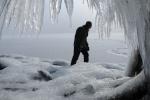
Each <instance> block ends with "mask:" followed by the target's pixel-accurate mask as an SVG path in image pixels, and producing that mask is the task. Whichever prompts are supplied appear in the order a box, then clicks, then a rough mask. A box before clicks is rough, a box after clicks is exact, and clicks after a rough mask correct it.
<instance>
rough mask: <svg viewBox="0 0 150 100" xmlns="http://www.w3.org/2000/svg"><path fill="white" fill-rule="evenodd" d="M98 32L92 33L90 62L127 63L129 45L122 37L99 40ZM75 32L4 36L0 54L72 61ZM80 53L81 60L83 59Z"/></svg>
mask: <svg viewBox="0 0 150 100" xmlns="http://www.w3.org/2000/svg"><path fill="white" fill-rule="evenodd" d="M97 37H98V34H96V35H90V36H89V38H88V42H89V45H90V52H89V54H90V62H92V63H95V62H96V63H106V62H107V63H126V62H127V47H126V45H125V42H124V41H123V40H121V38H119V37H118V38H117V37H116V38H117V39H115V38H110V39H109V40H99V39H98V38H97ZM73 41H74V35H73V34H63V33H62V34H55V35H54V34H51V35H39V36H37V37H36V36H34V37H33V36H28V37H27V36H26V37H24V36H21V37H11V38H10V37H3V38H2V40H1V42H0V45H1V48H0V54H19V55H25V56H33V57H41V58H50V59H52V60H61V59H63V60H67V61H70V60H71V58H72V55H73ZM82 60H83V59H82V55H80V59H79V61H82Z"/></svg>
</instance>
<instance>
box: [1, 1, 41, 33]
mask: <svg viewBox="0 0 150 100" xmlns="http://www.w3.org/2000/svg"><path fill="white" fill-rule="evenodd" d="M43 15H44V0H1V1H0V25H1V28H0V31H2V29H3V27H4V26H9V25H10V24H13V26H15V27H17V28H18V29H19V30H20V31H21V32H22V31H26V30H29V29H30V30H33V31H40V30H41V25H42V22H43ZM14 24H15V25H14Z"/></svg>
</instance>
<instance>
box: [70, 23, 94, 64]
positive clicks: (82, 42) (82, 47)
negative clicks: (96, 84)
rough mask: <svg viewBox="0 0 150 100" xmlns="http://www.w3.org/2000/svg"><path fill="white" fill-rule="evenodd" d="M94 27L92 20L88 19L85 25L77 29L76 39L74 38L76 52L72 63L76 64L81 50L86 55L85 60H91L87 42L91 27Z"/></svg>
mask: <svg viewBox="0 0 150 100" xmlns="http://www.w3.org/2000/svg"><path fill="white" fill-rule="evenodd" d="M91 27H92V22H90V21H87V22H86V24H85V25H83V26H81V27H79V28H78V29H77V30H76V34H75V39H74V54H73V58H72V61H71V65H74V64H76V62H77V60H78V58H79V55H80V52H81V53H82V54H83V56H84V62H89V54H88V51H89V45H88V42H87V37H88V32H89V29H90V28H91Z"/></svg>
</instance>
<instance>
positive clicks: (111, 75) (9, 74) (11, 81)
mask: <svg viewBox="0 0 150 100" xmlns="http://www.w3.org/2000/svg"><path fill="white" fill-rule="evenodd" d="M0 62H1V66H2V67H3V68H4V69H3V70H0V100H93V99H94V98H95V97H96V96H98V95H99V94H100V93H101V94H102V93H103V92H104V91H105V90H108V89H112V88H113V87H112V86H111V85H110V83H113V80H115V79H119V78H122V77H123V73H124V68H125V67H124V66H122V65H120V64H103V65H99V64H91V63H89V64H84V63H79V64H77V65H75V66H69V63H68V62H65V61H53V60H49V59H42V58H41V59H40V58H36V57H25V56H18V55H1V57H0ZM117 84H120V83H114V86H115V85H116V86H117Z"/></svg>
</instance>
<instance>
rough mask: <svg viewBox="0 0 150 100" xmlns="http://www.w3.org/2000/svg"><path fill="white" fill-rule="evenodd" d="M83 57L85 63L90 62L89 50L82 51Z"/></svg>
mask: <svg viewBox="0 0 150 100" xmlns="http://www.w3.org/2000/svg"><path fill="white" fill-rule="evenodd" d="M81 52H82V54H83V56H84V62H89V53H88V51H87V50H82V51H81Z"/></svg>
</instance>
